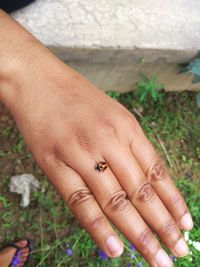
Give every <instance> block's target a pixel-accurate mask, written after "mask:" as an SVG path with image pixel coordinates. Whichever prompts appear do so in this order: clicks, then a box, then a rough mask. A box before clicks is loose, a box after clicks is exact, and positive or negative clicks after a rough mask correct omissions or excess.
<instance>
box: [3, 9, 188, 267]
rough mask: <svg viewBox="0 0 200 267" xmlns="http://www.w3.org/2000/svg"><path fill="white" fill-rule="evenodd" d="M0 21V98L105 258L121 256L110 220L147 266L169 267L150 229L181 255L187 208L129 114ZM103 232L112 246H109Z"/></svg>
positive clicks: (28, 37)
mask: <svg viewBox="0 0 200 267" xmlns="http://www.w3.org/2000/svg"><path fill="white" fill-rule="evenodd" d="M0 22H1V23H0V36H3V37H4V38H2V37H1V42H0V53H1V57H0V100H2V101H3V103H4V104H5V105H6V106H7V107H8V109H9V110H10V112H11V113H12V115H13V117H14V119H15V121H16V123H17V125H18V128H19V130H20V131H21V133H22V134H23V136H24V139H25V141H26V144H27V146H28V148H29V149H30V151H31V153H32V155H33V157H34V158H35V160H36V162H37V163H38V165H39V166H40V167H41V169H42V170H43V171H44V173H45V174H46V175H47V176H48V178H49V180H50V181H51V183H52V184H53V185H54V186H55V188H56V189H57V190H58V192H59V193H60V194H61V196H62V197H63V199H64V200H65V201H66V203H67V205H68V206H69V207H70V209H71V211H72V212H73V214H74V215H75V216H76V218H77V219H78V220H79V222H80V223H81V225H82V226H83V227H84V228H85V229H86V230H87V231H88V233H89V234H90V235H91V237H92V238H93V239H94V240H95V242H96V243H97V245H98V246H99V247H100V248H101V249H102V250H103V251H105V252H106V253H107V254H108V255H109V256H110V257H116V256H119V255H120V254H121V253H122V251H123V244H122V242H121V241H120V240H119V238H118V236H117V234H116V233H115V231H114V230H113V228H112V227H111V224H110V223H109V221H111V222H112V223H113V224H114V225H115V226H116V227H117V228H118V229H119V230H120V231H121V232H122V233H123V234H124V235H125V236H126V237H127V238H128V240H129V241H130V242H131V243H132V244H134V245H135V247H136V248H137V250H138V251H139V252H140V253H141V254H142V255H143V257H144V258H145V259H146V261H147V262H148V263H149V265H150V266H156V267H158V266H161V267H162V266H170V262H169V263H166V264H164V263H162V264H158V263H156V259H157V256H158V254H157V253H158V251H159V250H160V249H161V245H160V244H159V242H158V240H157V239H156V237H155V236H154V235H153V232H156V233H157V234H158V235H159V237H160V238H161V240H162V242H163V243H164V244H165V245H166V247H167V248H168V249H169V250H170V251H171V252H172V253H173V254H174V255H175V256H183V255H185V254H187V252H184V253H183V252H182V253H180V254H179V255H178V253H177V252H176V251H175V245H176V244H177V242H178V240H180V239H181V238H182V234H181V231H180V229H185V230H190V229H191V228H192V222H191V223H190V224H189V222H188V225H181V218H182V217H183V216H184V215H185V214H189V211H188V209H187V206H186V204H185V202H184V200H183V198H182V196H181V195H180V193H179V192H178V190H177V188H176V187H175V186H174V184H173V182H172V180H171V178H170V177H169V174H168V173H167V171H166V170H165V168H164V166H163V163H162V162H161V160H160V159H159V157H158V155H157V154H156V152H155V150H154V148H153V147H152V145H151V144H150V143H149V141H148V140H147V139H146V137H145V135H144V133H143V131H142V129H141V127H140V126H139V124H138V122H137V121H136V119H135V118H134V117H133V115H132V114H131V113H130V112H129V111H128V110H126V109H125V108H124V107H123V106H122V105H120V104H119V103H118V102H116V101H115V100H113V99H112V98H110V97H109V96H107V95H106V94H105V93H104V92H102V91H101V90H99V89H98V88H96V87H95V86H94V85H93V84H91V83H90V82H89V81H87V80H86V79H85V78H84V77H82V76H81V75H80V74H78V73H77V72H75V71H74V70H72V69H71V68H69V67H68V66H67V65H65V64H64V63H62V62H61V61H60V60H58V59H57V58H56V57H55V56H54V55H53V54H52V53H51V52H50V51H49V50H48V49H46V48H45V47H43V46H42V44H41V43H39V42H38V41H37V40H36V39H34V38H33V37H32V36H31V35H30V34H29V33H28V32H27V31H25V30H24V29H23V28H22V27H21V26H20V25H18V24H17V23H16V22H14V21H13V20H12V19H10V18H9V17H8V16H7V15H6V14H5V13H3V12H0ZM2 22H3V23H2ZM5 28H7V30H6V29H5ZM8 29H10V30H11V29H12V32H13V34H12V36H11V35H9V34H8ZM2 55H3V56H2ZM99 161H106V162H107V163H108V166H109V167H108V168H107V169H106V170H105V171H103V172H99V171H98V170H95V166H96V163H97V162H99ZM109 236H114V237H116V239H117V240H118V241H119V246H120V247H119V248H118V250H116V251H114V249H113V251H111V250H109V248H108V247H107V245H106V240H107V238H108V237H109ZM161 262H164V261H161Z"/></svg>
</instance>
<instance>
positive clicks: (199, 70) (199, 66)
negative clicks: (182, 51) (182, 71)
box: [190, 58, 200, 76]
mask: <svg viewBox="0 0 200 267" xmlns="http://www.w3.org/2000/svg"><path fill="white" fill-rule="evenodd" d="M190 65H191V71H192V73H193V74H196V75H197V76H200V58H197V59H195V60H194V61H193V62H192V63H191V64H190Z"/></svg>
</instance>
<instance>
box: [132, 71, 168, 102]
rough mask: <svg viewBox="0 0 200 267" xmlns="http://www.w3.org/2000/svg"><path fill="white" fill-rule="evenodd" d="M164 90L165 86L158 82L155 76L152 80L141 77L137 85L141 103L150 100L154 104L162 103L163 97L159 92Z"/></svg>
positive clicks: (137, 93)
mask: <svg viewBox="0 0 200 267" xmlns="http://www.w3.org/2000/svg"><path fill="white" fill-rule="evenodd" d="M163 88H164V85H163V84H161V83H158V82H157V76H156V75H155V74H153V75H152V76H151V77H150V78H148V77H146V76H145V75H141V80H140V81H139V82H137V83H136V95H137V96H138V97H139V101H140V102H141V103H142V102H144V101H146V100H147V99H148V98H150V99H152V100H153V101H154V102H157V101H161V100H162V95H161V94H160V93H159V90H160V89H163Z"/></svg>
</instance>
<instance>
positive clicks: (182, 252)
mask: <svg viewBox="0 0 200 267" xmlns="http://www.w3.org/2000/svg"><path fill="white" fill-rule="evenodd" d="M174 249H175V252H176V253H177V255H178V257H184V256H186V255H187V254H188V253H189V249H188V246H187V244H186V243H185V240H184V239H182V238H181V239H179V240H178V242H177V243H176V245H175V248H174Z"/></svg>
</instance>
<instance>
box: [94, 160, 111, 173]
mask: <svg viewBox="0 0 200 267" xmlns="http://www.w3.org/2000/svg"><path fill="white" fill-rule="evenodd" d="M107 168H108V163H107V162H105V161H100V162H99V163H97V164H96V166H95V170H97V171H99V172H103V171H105V169H107Z"/></svg>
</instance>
